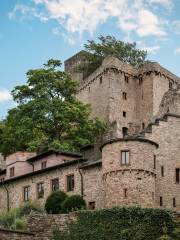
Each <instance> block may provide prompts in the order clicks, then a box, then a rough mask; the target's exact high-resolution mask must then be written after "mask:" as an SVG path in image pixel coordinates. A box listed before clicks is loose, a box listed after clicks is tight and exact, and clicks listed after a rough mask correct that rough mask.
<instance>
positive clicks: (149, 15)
mask: <svg viewBox="0 0 180 240" xmlns="http://www.w3.org/2000/svg"><path fill="white" fill-rule="evenodd" d="M33 1H34V5H31V6H30V5H28V6H27V5H22V4H21V5H16V6H15V8H14V10H13V11H12V12H11V13H9V17H10V18H11V19H13V18H16V16H17V15H18V13H21V15H23V17H25V16H26V15H30V16H34V17H36V18H39V19H40V20H41V21H48V20H52V19H53V20H56V21H57V23H58V24H59V25H60V26H61V27H63V29H65V30H66V31H67V32H68V33H71V34H74V33H78V34H80V35H81V34H82V33H83V32H86V31H87V32H90V33H91V34H92V33H93V32H94V31H95V30H96V29H97V27H98V26H99V25H100V24H103V23H105V22H106V21H108V20H109V19H110V18H114V19H116V21H117V24H118V27H119V28H120V29H121V30H122V31H124V32H126V34H129V33H131V32H135V33H136V34H137V35H138V36H140V37H148V36H156V37H159V38H162V37H164V36H166V34H167V33H166V31H165V26H164V25H165V24H164V20H165V19H161V18H160V17H159V16H158V15H157V14H155V13H154V12H153V8H152V6H157V5H158V6H162V7H167V6H170V5H171V4H172V1H171V0H33ZM42 9H43V10H42ZM53 32H54V33H55V34H57V32H56V31H53Z"/></svg>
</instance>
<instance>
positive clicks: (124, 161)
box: [121, 150, 129, 165]
mask: <svg viewBox="0 0 180 240" xmlns="http://www.w3.org/2000/svg"><path fill="white" fill-rule="evenodd" d="M121 165H129V151H126V150H125V151H121Z"/></svg>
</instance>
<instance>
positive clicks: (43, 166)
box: [41, 161, 46, 169]
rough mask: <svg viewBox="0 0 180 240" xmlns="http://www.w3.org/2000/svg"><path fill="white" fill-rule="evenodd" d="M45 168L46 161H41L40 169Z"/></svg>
mask: <svg viewBox="0 0 180 240" xmlns="http://www.w3.org/2000/svg"><path fill="white" fill-rule="evenodd" d="M45 168H46V161H44V162H42V163H41V169H45Z"/></svg>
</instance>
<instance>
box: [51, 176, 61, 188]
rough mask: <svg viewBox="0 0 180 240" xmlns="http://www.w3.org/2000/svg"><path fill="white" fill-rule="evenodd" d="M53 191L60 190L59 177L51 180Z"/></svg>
mask: <svg viewBox="0 0 180 240" xmlns="http://www.w3.org/2000/svg"><path fill="white" fill-rule="evenodd" d="M51 188H52V191H56V190H59V178H54V179H52V180H51Z"/></svg>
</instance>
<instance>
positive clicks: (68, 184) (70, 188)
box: [66, 174, 75, 192]
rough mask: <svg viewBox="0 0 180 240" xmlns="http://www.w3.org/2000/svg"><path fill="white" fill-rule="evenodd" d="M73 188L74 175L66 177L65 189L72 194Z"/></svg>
mask: <svg viewBox="0 0 180 240" xmlns="http://www.w3.org/2000/svg"><path fill="white" fill-rule="evenodd" d="M74 186H75V181H74V174H69V175H67V176H66V189H67V192H73V191H74Z"/></svg>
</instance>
